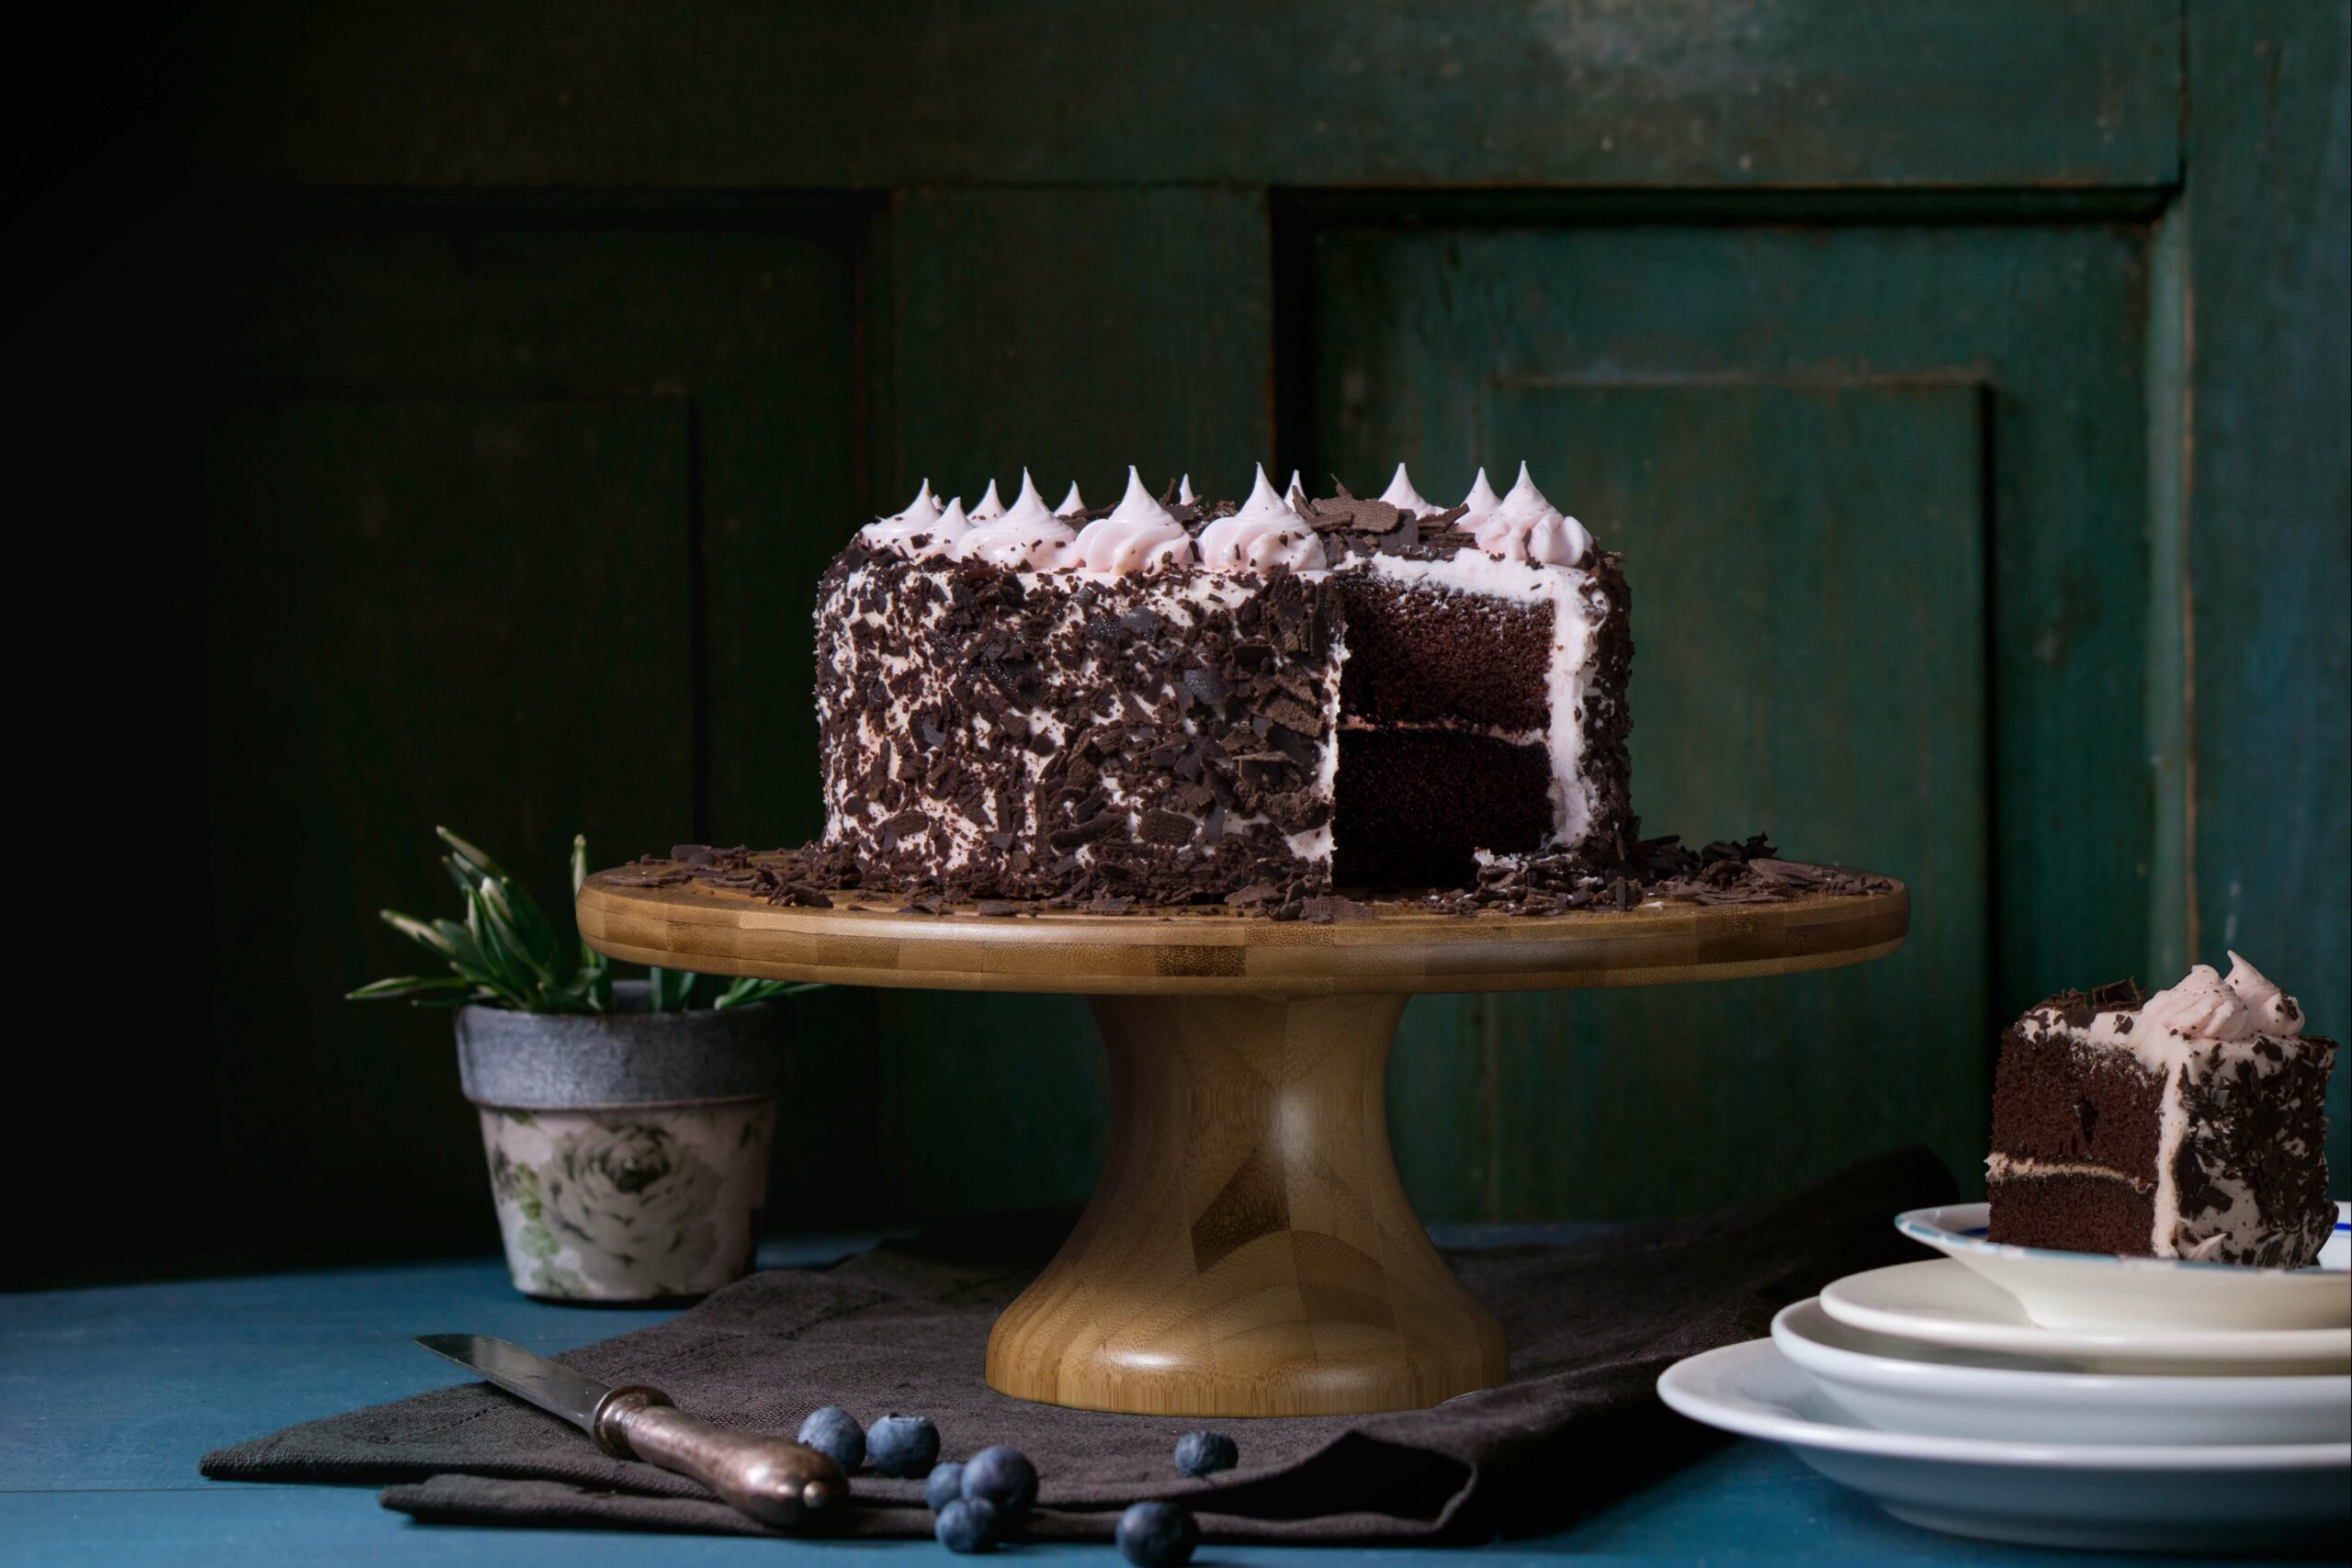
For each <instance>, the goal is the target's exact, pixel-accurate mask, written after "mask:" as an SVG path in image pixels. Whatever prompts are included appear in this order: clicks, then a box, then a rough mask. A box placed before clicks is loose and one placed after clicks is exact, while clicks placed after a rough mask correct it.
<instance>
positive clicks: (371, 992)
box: [344, 975, 475, 1004]
mask: <svg viewBox="0 0 2352 1568" xmlns="http://www.w3.org/2000/svg"><path fill="white" fill-rule="evenodd" d="M474 989H475V987H474V983H473V982H472V981H471V980H469V979H467V978H465V976H461V975H402V976H399V977H397V978H395V979H390V980H371V981H369V982H368V984H367V985H365V986H362V987H359V988H358V989H357V990H356V991H346V992H345V993H344V996H345V999H346V1000H349V1001H355V1002H383V1001H400V1000H407V1001H424V1000H428V999H432V1000H446V1001H447V1002H448V1003H451V1004H455V1003H458V1002H462V1001H464V1000H465V999H466V998H469V997H470V996H472V995H473V993H474Z"/></svg>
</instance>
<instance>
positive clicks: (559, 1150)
mask: <svg viewBox="0 0 2352 1568" xmlns="http://www.w3.org/2000/svg"><path fill="white" fill-rule="evenodd" d="M774 1135H775V1100H773V1099H760V1100H736V1101H731V1102H728V1103H723V1104H718V1105H695V1106H682V1107H675V1108H670V1107H653V1106H642V1107H630V1108H628V1109H620V1110H608V1111H513V1110H502V1109H499V1108H496V1107H492V1106H484V1107H482V1109H481V1139H482V1146H483V1148H484V1150H485V1151H486V1152H487V1154H488V1155H489V1156H490V1185H491V1191H492V1195H493V1196H494V1198H495V1199H496V1201H497V1205H498V1227H499V1230H500V1232H501V1233H502V1234H503V1236H504V1238H505V1242H506V1267H507V1269H508V1271H509V1272H511V1273H512V1274H513V1275H514V1277H515V1289H516V1290H518V1291H522V1292H525V1293H526V1294H528V1295H534V1296H553V1297H559V1298H563V1299H568V1300H576V1301H611V1302H618V1301H631V1302H634V1301H658V1300H661V1299H662V1298H663V1297H670V1296H699V1295H703V1294H705V1293H707V1292H711V1291H715V1290H717V1289H718V1287H719V1286H721V1285H724V1284H726V1283H728V1282H729V1280H740V1279H741V1278H742V1277H743V1275H744V1274H745V1273H747V1272H748V1271H749V1270H750V1268H751V1263H752V1228H753V1216H754V1215H755V1214H756V1213H757V1212H758V1210H759V1208H760V1206H761V1205H762V1204H763V1202H765V1201H766V1200H767V1172H768V1145H769V1142H770V1140H771V1139H772V1138H773V1137H774Z"/></svg>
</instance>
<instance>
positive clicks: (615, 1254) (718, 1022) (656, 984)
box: [351, 828, 816, 1302]
mask: <svg viewBox="0 0 2352 1568" xmlns="http://www.w3.org/2000/svg"><path fill="white" fill-rule="evenodd" d="M435 831H436V832H438V833H439V834H440V835H441V840H442V842H443V843H444V844H445V845H447V850H448V852H447V854H445V855H444V856H443V857H442V863H443V864H444V866H446V867H447V870H448V873H449V877H450V880H451V881H453V882H454V883H456V884H457V887H458V896H459V897H461V898H462V899H463V900H464V901H465V918H464V919H462V920H453V919H435V920H420V919H413V918H412V917H410V916H407V915H403V914H399V913H396V912H395V911H393V910H390V909H387V910H385V911H383V918H384V919H385V920H386V922H387V923H389V924H390V925H391V926H392V928H393V929H394V930H396V931H400V932H401V933H402V934H403V935H405V936H407V937H409V938H411V939H413V941H414V942H416V943H417V944H418V945H419V946H421V947H424V948H426V949H428V950H430V951H431V952H432V953H434V954H435V956H436V957H437V958H439V959H441V960H442V961H443V962H444V963H445V964H447V966H448V970H449V973H447V974H446V975H412V976H401V977H399V978H396V979H390V980H379V981H377V982H375V983H374V984H373V985H368V986H362V987H359V989H357V990H356V991H353V992H352V993H351V997H352V998H353V999H354V1000H356V1001H389V1000H404V1001H409V1002H413V1003H415V1004H417V1005H419V1006H424V1007H454V1008H455V1009H456V1010H457V1026H458V1076H459V1078H460V1080H461V1082H462V1083H463V1085H464V1087H465V1093H466V1098H467V1099H468V1100H471V1101H472V1102H473V1103H474V1105H475V1106H476V1107H477V1108H478V1110H479V1111H480V1112H481V1136H482V1146H483V1149H484V1151H485V1152H486V1153H487V1154H488V1156H489V1157H490V1184H491V1192H492V1197H493V1198H494V1200H495V1201H496V1204H497V1208H498V1224H499V1230H500V1232H501V1233H502V1234H503V1236H504V1238H505V1243H506V1266H507V1269H508V1270H509V1271H510V1272H511V1273H512V1274H513V1276H514V1280H515V1289H516V1290H518V1291H521V1292H524V1293H525V1294H526V1295H532V1296H540V1297H545V1298H548V1299H551V1300H559V1301H596V1302H622V1301H632V1302H639V1301H659V1300H663V1299H668V1298H674V1297H679V1296H697V1295H701V1294H704V1293H705V1292H709V1291H712V1290H716V1289H717V1288H718V1286H720V1285H723V1284H726V1283H727V1282H728V1281H729V1280H737V1279H741V1277H742V1276H743V1274H744V1273H745V1272H747V1271H748V1270H749V1269H750V1267H751V1261H752V1240H753V1237H752V1225H753V1216H754V1214H755V1213H756V1211H757V1210H758V1209H759V1208H760V1206H761V1204H762V1203H763V1202H764V1201H765V1200H766V1197H767V1168H768V1145H769V1142H770V1139H771V1138H772V1137H773V1135H774V1134H775V1096H776V1090H777V1088H778V1086H779V1079H780V1074H781V1070H782V1065H783V1064H782V1052H781V1046H782V1034H783V1018H782V1016H781V1013H780V1011H779V1010H778V1009H776V1008H775V1006H774V1005H773V1003H774V1001H775V998H780V997H786V996H791V995H794V994H795V993H797V992H800V991H806V990H813V989H815V988H816V987H813V986H805V985H793V984H790V983H787V982H785V981H781V980H754V979H740V980H736V981H734V982H732V983H731V984H726V985H721V984H720V983H718V982H717V981H715V980H711V979H709V978H707V977H705V976H699V975H693V974H688V973H685V972H683V971H678V970H662V969H654V970H651V971H650V972H649V973H648V975H647V976H646V978H644V979H642V980H616V979H615V978H614V976H613V972H612V964H611V961H610V960H609V959H607V958H605V955H604V954H602V953H596V952H594V951H592V950H591V949H590V948H589V947H588V945H587V944H586V943H585V942H581V941H579V940H578V939H577V938H576V936H575V937H574V938H572V939H571V940H566V939H564V938H562V937H560V936H559V935H558V934H557V931H556V928H555V926H554V925H553V924H552V923H551V922H550V921H549V920H548V918H547V917H546V915H545V914H544V913H543V912H542V911H541V909H540V908H539V906H538V904H537V902H536V901H535V900H533V899H532V897H531V896H530V895H529V894H528V893H527V892H526V891H525V890H524V889H523V888H522V887H521V886H517V885H516V883H515V880H514V878H513V877H511V876H509V875H508V874H506V873H505V871H503V869H501V867H500V866H499V864H498V863H497V862H495V861H493V860H492V859H491V858H490V856H489V855H487V854H485V853H483V852H481V850H479V849H476V848H475V847H474V846H473V845H471V844H469V843H468V842H466V840H463V839H460V838H458V836H457V835H456V834H454V833H452V832H450V831H449V830H448V829H446V828H444V829H435ZM587 874H588V846H587V841H586V840H585V839H583V838H575V839H573V840H572V841H571V885H572V891H573V892H574V893H575V894H576V893H577V892H578V891H579V888H580V884H581V883H582V880H584V879H585V878H586V876H587Z"/></svg>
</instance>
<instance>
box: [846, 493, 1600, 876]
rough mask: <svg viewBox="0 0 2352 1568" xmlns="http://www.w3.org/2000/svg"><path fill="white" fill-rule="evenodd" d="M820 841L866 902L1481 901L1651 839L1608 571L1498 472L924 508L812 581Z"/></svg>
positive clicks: (1576, 530) (868, 531)
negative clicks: (1416, 483)
mask: <svg viewBox="0 0 2352 1568" xmlns="http://www.w3.org/2000/svg"><path fill="white" fill-rule="evenodd" d="M817 643H818V660H817V664H818V677H817V713H818V725H819V740H820V750H821V763H822V769H823V775H824V788H825V804H826V818H827V819H826V831H825V843H826V845H827V846H828V847H830V848H833V849H837V850H842V851H845V852H848V853H850V854H851V855H853V856H854V859H855V861H856V864H857V869H858V872H859V874H860V876H861V878H862V879H863V880H864V882H865V885H866V886H873V887H877V888H911V887H919V886H931V887H949V888H953V889H955V890H956V891H957V892H958V893H959V894H960V895H962V896H967V897H1013V898H1021V897H1069V896H1079V895H1110V896H1117V897H1146V898H1149V899H1152V900H1154V901H1159V902H1188V901H1206V900H1217V899H1224V900H1227V901H1233V900H1241V901H1247V900H1248V899H1250V897H1264V896H1267V894H1269V893H1271V892H1272V891H1275V890H1279V891H1281V892H1282V893H1283V894H1284V895H1285V896H1295V895H1296V894H1298V893H1301V892H1305V893H1317V892H1321V891H1325V890H1327V889H1329V887H1330V886H1332V885H1333V884H1334V883H1339V884H1344V885H1348V886H1400V885H1403V886H1464V885H1466V884H1468V883H1469V882H1470V881H1471V880H1472V878H1473V876H1474V874H1475V873H1476V866H1477V857H1478V856H1479V855H1480V854H1481V853H1490V854H1498V855H1499V854H1517V853H1527V852H1536V851H1540V850H1560V849H1566V850H1574V849H1576V848H1577V846H1580V845H1584V844H1587V843H1610V842H1612V841H1613V840H1614V839H1615V838H1616V837H1618V836H1621V835H1623V833H1624V832H1625V831H1626V830H1627V829H1629V828H1630V826H1631V823H1632V811H1631V807H1630V804H1629V800H1628V794H1629V788H1630V778H1629V775H1630V772H1631V769H1630V764H1629V761H1628V758H1627V752H1626V739H1627V736H1628V733H1629V731H1630V729H1631V728H1632V718H1631V715H1630V712H1629V710H1628V708H1627V706H1626V703H1625V684H1626V680H1627V677H1628V674H1629V672H1630V670H1631V665H1632V659H1633V637H1632V632H1631V604H1630V600H1629V596H1628V593H1627V590H1626V587H1625V579H1624V575H1623V571H1622V570H1621V565H1620V561H1619V558H1617V557H1615V556H1612V555H1608V554H1605V553H1603V552H1601V551H1600V550H1598V549H1597V548H1595V547H1594V546H1593V542H1592V538H1591V536H1590V535H1589V534H1588V533H1586V532H1585V530H1584V528H1583V527H1582V526H1581V525H1578V524H1577V521H1576V520H1575V519H1574V518H1572V517H1568V516H1566V515H1565V514H1563V513H1561V512H1560V511H1559V510H1558V509H1557V508H1555V507H1554V506H1552V505H1551V503H1550V502H1547V501H1545V500H1544V496H1543V495H1542V493H1541V492H1540V491H1537V490H1536V488H1535V485H1534V482H1533V481H1532V479H1530V478H1529V477H1528V474H1527V471H1526V468H1524V466H1522V467H1521V470H1520V477H1519V480H1518V483H1517V484H1516V485H1514V486H1513V487H1512V489H1511V491H1510V494H1508V495H1505V496H1499V497H1498V496H1497V495H1496V494H1495V492H1494V491H1493V490H1492V489H1491V488H1489V487H1488V486H1487V481H1486V476H1485V475H1484V474H1483V473H1481V474H1480V475H1479V477H1478V481H1477V483H1476V486H1475V487H1474V488H1473V490H1472V491H1471V493H1470V496H1469V497H1468V499H1467V500H1465V501H1464V502H1463V503H1462V504H1461V505H1459V506H1454V507H1450V508H1444V509H1440V508H1438V507H1435V506H1432V505H1430V503H1429V502H1426V501H1423V500H1422V499H1421V498H1420V496H1419V494H1417V493H1416V492H1415V491H1414V490H1413V488H1412V485H1411V482H1410V481H1409V479H1408V478H1407V477H1406V474H1405V470H1404V468H1403V466H1402V465H1401V464H1400V465H1399V466H1398V468H1397V475H1396V478H1395V479H1394V480H1392V482H1391V483H1390V485H1389V487H1388V490H1387V491H1385V493H1384V494H1382V495H1381V496H1380V497H1379V498H1377V499H1375V500H1364V499H1360V498H1357V497H1355V496H1352V495H1350V494H1349V493H1347V491H1345V490H1341V491H1340V492H1339V493H1338V494H1337V495H1335V496H1332V497H1330V498H1328V499H1322V500H1313V499H1309V498H1308V497H1306V495H1305V494H1303V493H1302V492H1300V491H1298V490H1296V489H1295V488H1294V489H1293V491H1292V492H1291V494H1290V495H1289V497H1288V498H1287V499H1285V498H1283V497H1281V496H1278V495H1276V494H1275V493H1274V491H1273V488H1272V486H1271V485H1270V484H1268V483H1267V480H1266V475H1265V471H1264V469H1263V468H1261V469H1260V470H1259V472H1258V475H1257V482H1256V486H1255V488H1254V489H1253V491H1251V493H1250V497H1249V499H1248V500H1247V501H1246V502H1241V503H1240V504H1238V505H1236V504H1234V503H1232V502H1224V503H1219V504H1215V505H1212V504H1208V503H1205V502H1202V501H1200V500H1198V499H1197V498H1195V497H1194V496H1193V493H1192V488H1191V483H1190V480H1189V479H1187V480H1185V481H1184V482H1183V483H1182V485H1180V486H1178V487H1171V490H1170V493H1168V494H1166V495H1163V496H1162V497H1160V498H1159V500H1154V499H1153V498H1152V497H1151V495H1150V494H1149V493H1148V491H1146V490H1145V489H1144V487H1143V485H1142V483H1141V482H1140V480H1139V479H1137V477H1136V474H1135V471H1134V470H1133V469H1130V470H1129V471H1128V480H1127V491H1126V494H1125V497H1124V498H1123V499H1122V500H1121V501H1120V502H1119V503H1118V504H1117V505H1116V506H1115V507H1109V508H1104V509H1102V510H1099V511H1090V510H1088V509H1087V508H1086V507H1085V505H1084V503H1083V502H1082V501H1081V500H1080V497H1079V495H1078V493H1077V490H1076V487H1072V489H1071V491H1070V494H1069V497H1068V498H1067V499H1066V500H1065V501H1064V502H1063V504H1062V506H1061V507H1060V508H1059V509H1058V510H1051V511H1049V510H1048V509H1047V508H1046V505H1045V502H1044V501H1043V499H1042V498H1041V497H1040V496H1039V495H1038V493H1037V491H1036V489H1035V486H1034V485H1033V484H1032V483H1031V482H1030V480H1029V478H1028V476H1027V475H1026V474H1024V475H1023V477H1022V487H1021V492H1020V495H1019V497H1018V498H1017V499H1016V500H1015V501H1014V502H1013V503H1012V505H1011V506H1010V507H1007V506H1004V505H1002V504H1001V502H999V501H998V498H997V493H996V490H995V487H994V486H993V485H991V486H990V487H989V491H988V494H987V496H986V497H985V498H984V500H983V501H982V502H981V504H980V505H979V506H978V507H977V508H975V509H974V510H972V511H971V512H970V513H967V512H966V511H965V510H964V507H963V505H962V503H961V501H960V500H957V501H952V502H947V503H946V504H945V505H944V506H943V505H942V504H941V503H940V502H938V501H936V500H935V499H934V498H933V495H932V494H931V490H930V486H929V485H928V484H926V485H925V486H924V487H923V490H922V493H920V494H919V495H918V496H917V497H916V498H915V501H914V502H913V503H912V504H910V506H909V507H908V508H907V509H906V510H905V511H904V512H902V513H898V514H897V515H895V516H892V517H888V518H884V519H882V520H880V521H878V522H876V523H875V524H872V525H868V526H867V527H866V528H865V529H864V530H862V531H861V532H860V534H859V536H858V537H857V538H856V539H854V540H853V541H852V542H851V544H850V545H849V547H847V548H846V549H844V550H843V551H842V554H841V555H840V557H839V558H836V559H835V561H834V562H833V564H832V566H831V569H830V570H828V571H827V573H826V575H825V578H824V580H823V582H822V584H821V585H820V591H819V597H818V606H817Z"/></svg>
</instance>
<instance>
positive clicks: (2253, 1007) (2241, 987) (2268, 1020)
mask: <svg viewBox="0 0 2352 1568" xmlns="http://www.w3.org/2000/svg"><path fill="white" fill-rule="evenodd" d="M2222 984H2223V985H2225V986H2227V987H2229V988H2230V989H2231V991H2232V992H2233V993H2234V994H2235V995H2236V997H2237V998H2238V1000H2240V1001H2242V1002H2244V1003H2245V1006H2246V1010H2247V1011H2248V1012H2250V1013H2252V1014H2253V1015H2254V1026H2255V1028H2256V1029H2257V1030H2258V1031H2260V1032H2262V1033H2265V1034H2271V1035H2279V1036H2291V1035H2297V1034H2301V1032H2303V1010H2302V1007H2301V1004H2299V1003H2298V1002H2297V1001H2296V1000H2295V998H2292V997H2290V996H2289V995H2288V994H2287V993H2286V992H2284V991H2282V990H2280V989H2279V988H2278V987H2277V986H2274V985H2272V984H2271V983H2270V982H2269V981H2268V980H2267V979H2265V978H2264V977H2263V974H2262V971H2261V970H2259V969H2256V967H2255V966H2254V965H2253V964H2248V963H2247V962H2246V961H2245V959H2243V958H2240V957H2239V956H2238V955H2237V954H2236V953H2231V954H2230V972H2229V974H2228V976H2226V977H2224V979H2223V980H2222Z"/></svg>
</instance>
